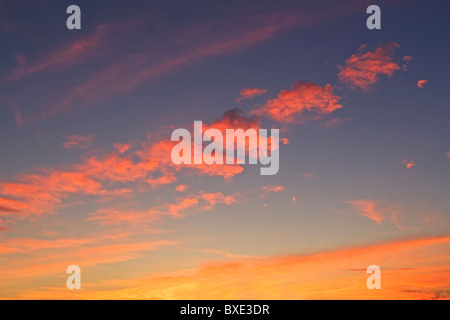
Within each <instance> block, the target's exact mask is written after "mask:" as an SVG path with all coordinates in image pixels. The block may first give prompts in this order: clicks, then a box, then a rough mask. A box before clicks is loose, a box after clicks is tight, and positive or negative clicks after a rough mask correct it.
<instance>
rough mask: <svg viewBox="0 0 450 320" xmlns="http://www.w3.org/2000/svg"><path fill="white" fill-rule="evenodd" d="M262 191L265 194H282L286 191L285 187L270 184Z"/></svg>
mask: <svg viewBox="0 0 450 320" xmlns="http://www.w3.org/2000/svg"><path fill="white" fill-rule="evenodd" d="M261 190H262V191H264V192H281V191H284V190H286V187H285V186H274V185H272V184H268V185H266V186H264V187H262V188H261Z"/></svg>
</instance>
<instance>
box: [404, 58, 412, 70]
mask: <svg viewBox="0 0 450 320" xmlns="http://www.w3.org/2000/svg"><path fill="white" fill-rule="evenodd" d="M402 60H403V61H405V63H404V64H403V66H402V69H403V71H407V70H408V64H409V62H410V61H411V60H412V57H411V56H404V57H403V58H402Z"/></svg>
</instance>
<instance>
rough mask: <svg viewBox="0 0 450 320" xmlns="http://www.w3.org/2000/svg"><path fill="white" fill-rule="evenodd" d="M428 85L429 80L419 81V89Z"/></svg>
mask: <svg viewBox="0 0 450 320" xmlns="http://www.w3.org/2000/svg"><path fill="white" fill-rule="evenodd" d="M427 83H428V80H419V81H417V87H418V88H421V89H422V88H423V87H425V85H426V84H427Z"/></svg>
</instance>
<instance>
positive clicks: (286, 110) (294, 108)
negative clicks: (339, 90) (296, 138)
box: [252, 81, 342, 123]
mask: <svg viewBox="0 0 450 320" xmlns="http://www.w3.org/2000/svg"><path fill="white" fill-rule="evenodd" d="M339 100H340V98H339V96H337V95H335V94H334V93H333V87H332V86H331V85H329V84H327V85H326V86H325V87H320V86H318V85H317V84H315V83H313V82H308V81H296V82H295V83H294V85H293V86H292V88H291V90H281V92H280V93H279V94H278V97H277V98H275V99H272V100H269V101H267V102H266V104H265V105H264V106H262V107H260V108H259V109H255V110H253V111H252V113H253V114H255V115H259V116H266V117H269V118H272V119H274V120H276V121H278V122H288V123H292V122H299V123H303V122H304V121H306V120H318V119H321V118H322V117H323V116H325V115H328V114H330V113H332V112H334V111H336V110H338V109H340V108H342V105H340V104H339Z"/></svg>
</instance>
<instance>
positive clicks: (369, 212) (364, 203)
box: [346, 200, 386, 224]
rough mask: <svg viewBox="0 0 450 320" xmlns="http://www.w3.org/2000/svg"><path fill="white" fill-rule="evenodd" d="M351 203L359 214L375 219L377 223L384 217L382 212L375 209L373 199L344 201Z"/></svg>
mask: <svg viewBox="0 0 450 320" xmlns="http://www.w3.org/2000/svg"><path fill="white" fill-rule="evenodd" d="M346 202H347V203H349V204H351V205H352V206H353V207H354V208H355V209H356V210H357V211H358V212H359V214H360V215H362V216H364V217H366V218H369V219H370V220H373V221H375V222H376V223H377V224H381V222H382V221H383V220H384V219H385V218H386V216H385V214H384V213H383V212H380V211H378V210H376V209H375V202H374V201H373V200H358V201H346Z"/></svg>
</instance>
